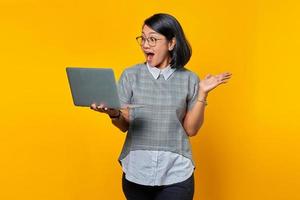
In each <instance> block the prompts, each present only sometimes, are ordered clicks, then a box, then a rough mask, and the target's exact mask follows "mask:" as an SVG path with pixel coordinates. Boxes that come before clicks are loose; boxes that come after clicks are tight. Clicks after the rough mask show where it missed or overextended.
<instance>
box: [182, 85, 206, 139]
mask: <svg viewBox="0 0 300 200" xmlns="http://www.w3.org/2000/svg"><path fill="white" fill-rule="evenodd" d="M207 95H208V94H207V93H205V92H203V91H200V90H199V95H198V99H199V100H201V101H198V100H197V101H196V103H195V104H194V106H193V108H192V109H191V110H189V111H188V112H187V113H186V115H185V118H184V121H183V128H184V129H185V131H186V133H187V135H188V136H195V135H196V134H197V132H198V130H199V129H200V128H201V126H202V124H203V121H204V110H205V103H204V102H206V98H207ZM203 101H204V102H203Z"/></svg>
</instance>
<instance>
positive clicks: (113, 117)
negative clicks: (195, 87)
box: [108, 110, 121, 120]
mask: <svg viewBox="0 0 300 200" xmlns="http://www.w3.org/2000/svg"><path fill="white" fill-rule="evenodd" d="M108 116H109V118H110V119H113V120H116V119H119V118H120V116H121V112H120V111H119V110H118V114H117V115H108Z"/></svg>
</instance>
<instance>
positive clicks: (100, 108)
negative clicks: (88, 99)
mask: <svg viewBox="0 0 300 200" xmlns="http://www.w3.org/2000/svg"><path fill="white" fill-rule="evenodd" d="M90 108H91V109H92V110H95V111H98V112H101V113H105V114H107V115H109V117H116V116H118V115H119V114H120V115H122V117H123V118H124V119H125V120H126V121H127V122H129V107H125V108H121V109H120V110H118V109H114V108H107V107H105V106H104V105H103V104H100V105H98V106H97V105H96V104H95V103H93V104H92V105H91V106H90Z"/></svg>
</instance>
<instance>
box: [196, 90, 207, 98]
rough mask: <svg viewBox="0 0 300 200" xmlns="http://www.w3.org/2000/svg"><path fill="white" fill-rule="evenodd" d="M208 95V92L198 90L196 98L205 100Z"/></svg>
mask: <svg viewBox="0 0 300 200" xmlns="http://www.w3.org/2000/svg"><path fill="white" fill-rule="evenodd" d="M207 96H208V93H207V92H205V91H203V90H201V89H200V90H199V93H198V99H202V100H206V98H207Z"/></svg>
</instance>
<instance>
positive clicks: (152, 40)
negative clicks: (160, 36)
mask: <svg viewBox="0 0 300 200" xmlns="http://www.w3.org/2000/svg"><path fill="white" fill-rule="evenodd" d="M149 40H150V41H151V42H156V40H157V39H156V38H155V37H149Z"/></svg>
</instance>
